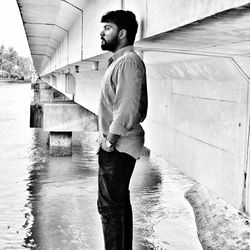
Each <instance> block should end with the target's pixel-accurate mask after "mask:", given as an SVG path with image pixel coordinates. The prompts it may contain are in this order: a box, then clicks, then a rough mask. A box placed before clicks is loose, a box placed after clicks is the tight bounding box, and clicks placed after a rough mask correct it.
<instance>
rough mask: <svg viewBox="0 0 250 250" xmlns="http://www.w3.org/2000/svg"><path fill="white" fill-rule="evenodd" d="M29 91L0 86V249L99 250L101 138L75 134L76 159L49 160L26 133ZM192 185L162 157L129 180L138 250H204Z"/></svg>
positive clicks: (39, 141) (43, 137)
mask: <svg viewBox="0 0 250 250" xmlns="http://www.w3.org/2000/svg"><path fill="white" fill-rule="evenodd" d="M32 96H33V94H32V91H31V89H30V85H29V84H18V83H17V84H15V83H11V84H10V83H3V82H0V171H1V174H0V249H1V250H2V249H18V250H19V249H20V250H21V249H42V250H50V249H51V250H56V249H58V250H80V249H81V250H102V249H104V248H103V238H102V229H101V222H100V217H99V214H98V213H97V209H96V198H97V197H96V194H97V171H98V165H97V155H96V146H97V145H96V137H97V134H96V133H73V155H72V156H70V157H51V156H49V154H48V146H47V144H46V142H47V134H46V133H45V132H43V131H42V130H40V129H31V128H29V108H30V101H31V99H32ZM192 184H193V181H192V180H191V179H189V178H188V177H186V176H185V175H183V174H182V173H181V172H179V171H178V170H176V169H174V168H172V167H170V166H169V164H168V163H167V162H165V161H164V160H163V159H161V158H160V157H158V156H157V155H151V156H150V157H146V156H144V157H142V158H141V159H140V160H139V161H138V162H137V164H136V168H135V172H134V175H133V177H132V180H131V188H130V189H131V199H132V205H133V210H134V238H135V239H134V249H135V250H145V249H159V250H165V249H166V250H168V249H169V250H201V249H202V247H201V246H200V244H199V241H198V239H197V236H196V226H195V222H194V217H193V212H192V208H191V206H190V205H189V203H188V202H187V201H186V200H185V198H184V196H183V194H184V192H185V191H186V190H187V189H188V188H189V187H190V186H191V185H192Z"/></svg>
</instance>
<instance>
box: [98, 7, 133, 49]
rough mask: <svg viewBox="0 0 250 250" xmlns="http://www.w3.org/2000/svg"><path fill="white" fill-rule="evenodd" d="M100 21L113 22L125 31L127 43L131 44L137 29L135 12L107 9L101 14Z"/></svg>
mask: <svg viewBox="0 0 250 250" xmlns="http://www.w3.org/2000/svg"><path fill="white" fill-rule="evenodd" d="M101 22H102V23H114V24H116V25H117V27H118V28H119V29H125V30H126V31H127V39H128V43H129V44H133V43H134V41H135V36H136V33H137V29H138V23H137V21H136V17H135V14H134V13H133V12H132V11H129V10H114V11H109V12H107V13H106V14H104V15H103V16H102V19H101Z"/></svg>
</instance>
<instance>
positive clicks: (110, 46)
mask: <svg viewBox="0 0 250 250" xmlns="http://www.w3.org/2000/svg"><path fill="white" fill-rule="evenodd" d="M101 40H102V44H101V48H102V50H107V51H111V52H113V51H115V49H116V48H117V46H118V37H117V36H115V37H114V38H113V39H112V40H110V41H106V40H105V39H104V38H101Z"/></svg>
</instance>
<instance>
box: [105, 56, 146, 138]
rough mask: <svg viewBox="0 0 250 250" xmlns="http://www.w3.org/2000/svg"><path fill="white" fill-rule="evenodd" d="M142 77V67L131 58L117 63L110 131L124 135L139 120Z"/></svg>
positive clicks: (143, 74)
mask: <svg viewBox="0 0 250 250" xmlns="http://www.w3.org/2000/svg"><path fill="white" fill-rule="evenodd" d="M144 77H145V70H144V68H143V67H142V66H141V65H139V64H138V63H136V62H134V61H132V60H126V61H124V62H123V63H121V64H120V65H119V67H118V71H117V74H116V77H115V83H116V86H115V99H114V103H113V121H112V123H111V125H110V128H109V131H110V132H111V133H113V134H118V135H121V136H124V135H126V133H127V131H128V130H130V129H131V128H132V127H133V126H134V125H135V124H137V123H139V122H140V117H139V105H140V97H141V87H142V83H143V80H144Z"/></svg>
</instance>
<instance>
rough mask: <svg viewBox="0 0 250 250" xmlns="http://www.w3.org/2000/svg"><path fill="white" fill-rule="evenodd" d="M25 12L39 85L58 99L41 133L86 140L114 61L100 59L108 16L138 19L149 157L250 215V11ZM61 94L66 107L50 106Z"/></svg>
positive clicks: (89, 6) (128, 0) (239, 5)
mask: <svg viewBox="0 0 250 250" xmlns="http://www.w3.org/2000/svg"><path fill="white" fill-rule="evenodd" d="M17 3H18V6H19V9H20V13H21V16H22V20H23V25H24V28H25V32H26V36H27V39H28V43H29V47H30V51H31V56H32V59H33V62H34V66H35V69H36V72H37V74H38V75H39V76H40V77H41V79H42V80H39V81H40V82H43V83H44V82H45V83H47V84H48V85H50V86H51V87H52V89H53V90H50V91H47V92H46V91H45V92H46V93H47V97H46V98H47V99H46V100H45V102H43V103H42V104H41V103H40V104H39V105H41V106H42V108H41V109H40V111H41V110H42V111H41V112H42V113H43V118H42V121H43V122H45V121H50V122H49V124H48V123H47V125H46V126H45V124H43V125H41V123H40V125H36V126H40V127H44V128H45V127H46V129H47V130H49V131H53V132H60V131H65V130H66V131H68V132H71V131H76V130H79V129H80V130H81V129H82V130H84V129H85V125H84V124H81V121H79V120H81V119H83V117H86V112H87V113H88V112H89V113H88V115H87V116H88V117H92V120H91V121H92V122H94V121H95V115H96V114H97V108H98V97H99V87H100V82H101V78H102V76H103V74H104V72H105V68H106V65H107V63H106V60H107V58H108V56H109V54H108V53H103V52H102V51H101V49H100V37H99V33H100V30H101V24H100V17H101V16H102V14H104V13H105V12H106V11H108V10H113V9H129V10H132V11H133V12H134V13H135V14H136V15H137V18H138V21H139V32H138V35H137V39H136V44H135V47H136V50H137V51H138V53H139V54H140V55H141V57H142V58H143V60H144V61H145V63H146V67H147V77H148V94H149V112H148V117H147V119H146V121H145V122H144V124H143V126H144V128H145V131H146V147H147V148H149V149H150V150H152V151H155V152H157V153H159V154H161V155H162V156H163V157H164V158H165V159H167V161H169V162H170V163H171V164H172V165H174V166H176V167H177V168H179V169H181V170H182V171H184V172H185V173H186V174H188V175H189V176H191V177H193V178H194V179H195V180H197V181H198V182H199V183H202V184H204V185H206V186H207V187H209V188H210V189H211V190H213V191H215V192H216V193H217V194H218V195H219V196H221V197H222V198H224V199H225V200H226V201H227V202H229V203H231V204H232V205H233V206H234V207H236V208H238V209H241V210H243V211H245V212H247V213H249V212H250V204H249V200H250V186H249V185H250V184H249V180H250V179H249V178H250V172H249V171H250V170H249V118H250V106H249V105H250V102H249V98H250V93H249V79H250V58H249V55H250V1H247V0H201V1H196V0H189V1H186V0H179V1H175V0H167V1H166V0H157V1H153V0H140V1H133V0H105V1H104V0H98V1H97V0H91V1H88V0H68V1H66V0H53V1H47V0H40V1H32V0H17ZM54 90H57V91H59V92H60V93H62V94H63V96H66V97H67V98H66V97H65V99H67V100H66V103H65V102H63V103H55V101H53V102H51V100H50V98H51V95H53V94H52V92H54ZM51 91H52V92H51ZM45 92H44V91H42V92H40V95H43V94H44V93H45ZM63 99H64V98H63ZM64 101H65V100H64ZM67 102H68V103H67ZM34 105H35V104H34ZM34 105H33V106H34ZM39 105H38V106H35V107H39ZM66 109H67V110H69V111H67V112H65V110H66ZM85 111H86V112H85ZM51 112H52V113H51ZM55 112H56V114H57V115H56V116H55V117H57V118H56V121H59V123H56V121H55V120H53V115H51V114H55ZM63 114H64V116H63ZM72 114H74V115H72ZM38 121H39V119H38ZM65 121H67V128H65V127H63V126H64V125H63V124H64V123H65ZM40 122H41V121H40ZM38 123H39V122H38ZM51 123H53V124H54V126H52V127H51ZM92 125H93V124H92ZM91 129H95V128H94V125H93V126H91ZM53 136H55V134H52V137H53ZM69 137H70V135H69ZM53 138H54V137H53ZM53 138H52V139H53Z"/></svg>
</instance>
